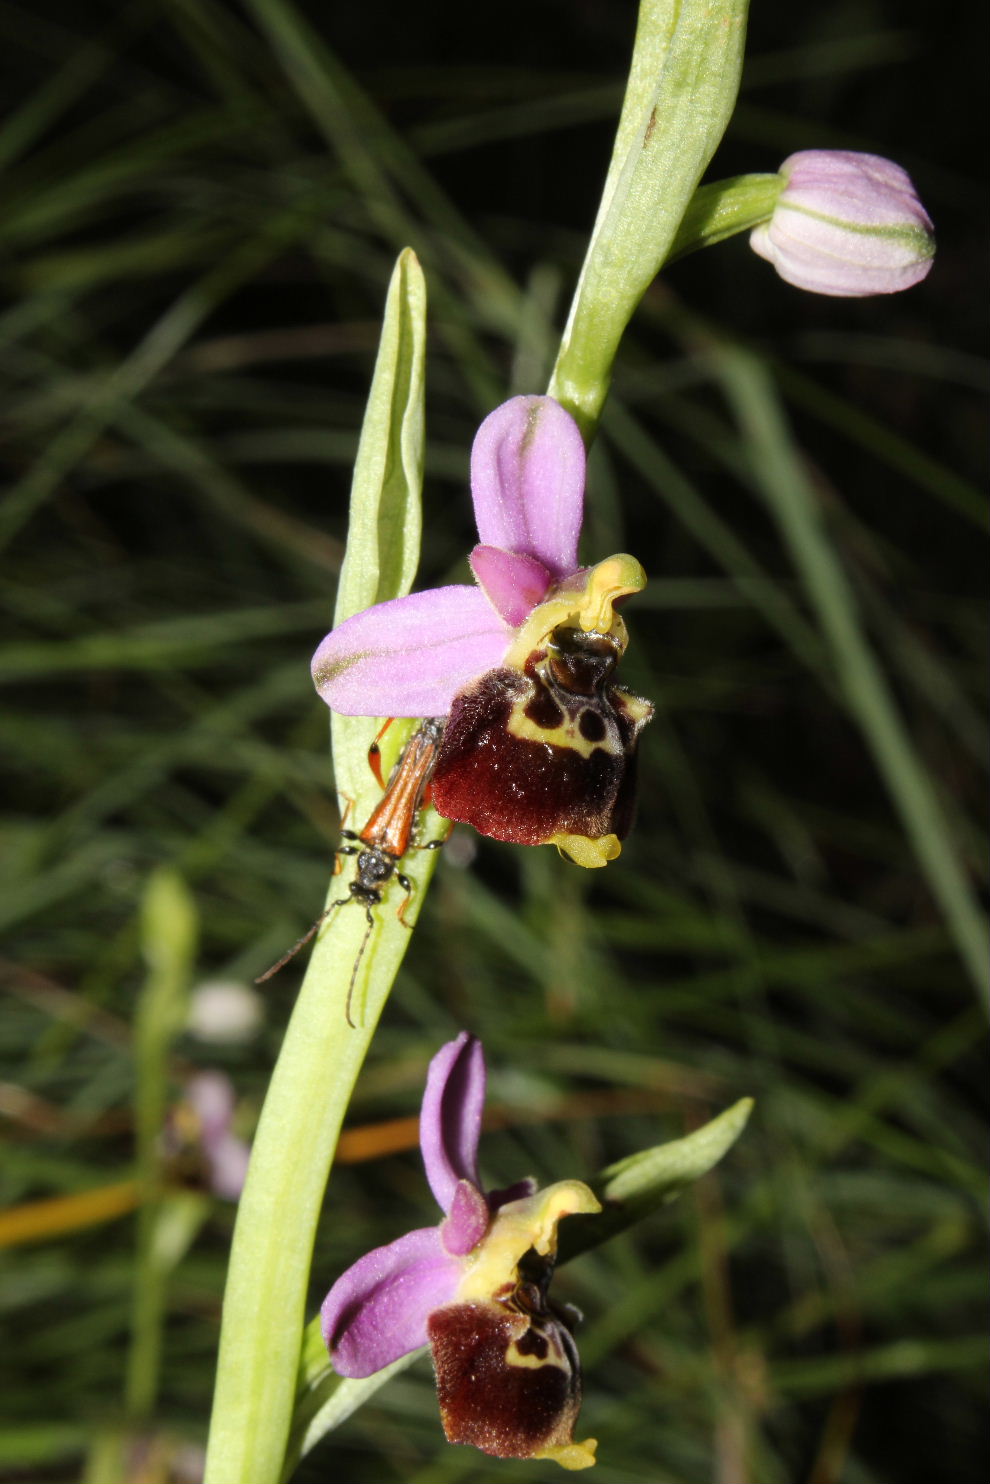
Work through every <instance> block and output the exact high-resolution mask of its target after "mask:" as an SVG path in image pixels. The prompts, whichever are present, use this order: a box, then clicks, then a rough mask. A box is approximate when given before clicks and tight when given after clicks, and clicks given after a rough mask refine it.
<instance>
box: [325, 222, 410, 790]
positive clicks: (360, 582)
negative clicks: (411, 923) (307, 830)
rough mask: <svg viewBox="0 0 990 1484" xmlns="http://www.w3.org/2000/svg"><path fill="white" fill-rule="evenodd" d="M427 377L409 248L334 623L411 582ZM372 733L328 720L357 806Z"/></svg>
mask: <svg viewBox="0 0 990 1484" xmlns="http://www.w3.org/2000/svg"><path fill="white" fill-rule="evenodd" d="M425 377H426V283H425V280H424V278H423V272H422V269H421V268H420V266H419V260H418V259H417V257H416V254H415V253H414V252H413V251H412V249H411V248H406V249H405V251H403V252H402V253H400V254H399V258H398V261H397V263H396V265H395V269H394V271H393V274H392V281H391V283H390V284H389V290H388V298H387V299H386V301H385V317H384V320H383V323H382V335H381V341H380V344H379V348H378V358H377V360H376V362H375V372H374V377H373V379H372V383H371V391H370V392H369V394H368V405H367V408H366V410H365V415H364V422H363V424H362V427H361V439H360V442H359V444H358V452H357V460H356V462H355V465H354V478H353V481H352V484H351V507H350V519H349V522H348V528H347V553H346V555H345V557H344V564H343V567H342V568H341V573H340V583H339V586H338V588H337V603H336V607H335V610H334V623H335V624H339V623H342V622H343V620H344V619H345V618H350V617H351V615H352V614H354V613H360V612H362V611H363V610H364V609H365V608H370V607H372V606H373V604H375V603H383V602H385V601H386V600H387V599H388V598H398V597H402V596H403V595H404V594H405V593H408V591H409V589H410V588H411V587H412V585H413V580H414V578H415V576H416V568H417V566H418V564H419V545H420V536H421V532H422V489H423V402H424V393H425ZM369 730H371V729H370V728H369V724H368V721H367V719H366V718H362V717H353V716H337V715H334V717H333V719H332V731H333V757H334V772H335V776H336V780H337V790H338V793H341V794H343V795H344V796H345V797H346V798H347V799H348V800H349V801H350V802H351V804H352V805H353V806H356V807H358V808H362V807H363V805H364V802H365V800H367V799H368V798H370V795H371V789H372V785H373V782H374V780H373V777H372V774H371V772H370V770H369V768H368V762H367V754H368V743H369ZM406 730H408V729H406Z"/></svg>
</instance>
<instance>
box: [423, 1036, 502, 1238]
mask: <svg viewBox="0 0 990 1484" xmlns="http://www.w3.org/2000/svg"><path fill="white" fill-rule="evenodd" d="M486 1081H487V1075H486V1072H485V1053H484V1051H483V1050H482V1046H481V1042H480V1041H479V1040H478V1038H477V1037H476V1036H471V1035H469V1034H468V1032H467V1031H461V1034H460V1035H459V1036H458V1037H457V1039H456V1040H455V1041H448V1042H447V1044H446V1046H441V1048H440V1050H439V1051H438V1052H437V1054H436V1056H435V1057H434V1058H433V1060H432V1061H431V1062H430V1070H429V1073H428V1075H427V1078H426V1091H425V1092H424V1094H423V1106H422V1109H421V1111H420V1115H419V1143H420V1148H421V1149H422V1151H423V1164H424V1165H425V1167H426V1178H427V1180H428V1181H429V1182H430V1189H431V1190H432V1191H433V1194H434V1195H435V1196H436V1198H437V1203H438V1204H439V1206H440V1207H441V1208H442V1210H444V1211H449V1210H450V1209H451V1206H452V1204H453V1201H454V1195H455V1193H456V1191H457V1185H458V1181H460V1180H468V1181H470V1183H471V1184H472V1185H474V1186H476V1187H478V1188H479V1189H480V1185H481V1182H480V1181H479V1179H478V1140H479V1138H480V1137H481V1115H482V1112H483V1110H484V1106H485V1083H486Z"/></svg>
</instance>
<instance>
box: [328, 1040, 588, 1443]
mask: <svg viewBox="0 0 990 1484" xmlns="http://www.w3.org/2000/svg"><path fill="white" fill-rule="evenodd" d="M485 1082H486V1073H485V1060H484V1053H483V1051H482V1048H481V1043H480V1041H478V1040H477V1039H476V1038H475V1037H474V1036H470V1035H468V1034H467V1032H462V1033H461V1034H460V1035H459V1036H458V1037H457V1038H456V1040H454V1041H450V1042H448V1043H447V1045H446V1046H443V1047H441V1049H440V1051H438V1052H437V1054H436V1056H435V1057H434V1058H433V1061H432V1062H431V1063H430V1070H429V1074H428V1076H427V1081H426V1091H425V1094H424V1096H423V1106H422V1111H421V1115H420V1145H421V1148H422V1152H423V1163H424V1166H425V1169H426V1176H427V1180H428V1181H429V1184H430V1188H431V1190H432V1191H433V1194H434V1196H435V1197H436V1199H437V1202H438V1204H439V1205H440V1207H441V1209H442V1210H443V1213H444V1215H443V1219H442V1220H441V1221H440V1223H439V1224H438V1225H437V1226H434V1227H425V1228H420V1229H418V1230H416V1231H411V1232H407V1233H406V1235H405V1236H403V1237H399V1238H398V1240H397V1241H395V1242H391V1243H389V1245H388V1246H385V1247H378V1248H376V1249H375V1250H374V1251H373V1252H369V1253H367V1254H366V1255H365V1256H364V1257H362V1258H360V1259H359V1260H358V1261H357V1262H356V1263H354V1265H353V1266H352V1267H350V1268H349V1269H348V1270H347V1272H346V1273H344V1274H343V1275H342V1276H341V1277H340V1278H338V1280H337V1282H336V1283H335V1284H334V1285H333V1287H332V1288H331V1290H330V1292H329V1293H328V1295H327V1297H326V1300H325V1301H324V1304H323V1308H322V1311H321V1319H322V1326H323V1335H324V1338H325V1340H326V1343H327V1346H328V1348H329V1350H330V1358H331V1360H332V1362H333V1365H334V1369H335V1370H336V1371H337V1372H338V1373H339V1374H340V1375H342V1376H351V1377H360V1376H370V1375H372V1374H373V1373H374V1372H375V1371H378V1370H381V1369H382V1368H383V1367H384V1366H386V1365H389V1364H390V1363H391V1362H392V1361H394V1360H398V1359H399V1357H400V1356H402V1355H406V1354H408V1353H409V1351H411V1350H416V1349H418V1348H419V1347H420V1346H421V1345H425V1344H427V1343H428V1342H429V1343H430V1344H431V1345H432V1347H433V1355H434V1365H435V1368H436V1373H437V1385H438V1389H439V1393H440V1399H441V1415H442V1418H443V1422H444V1427H445V1429H446V1430H447V1435H448V1437H449V1438H450V1439H451V1441H455V1442H468V1443H472V1444H474V1446H476V1447H479V1448H481V1449H482V1450H483V1451H484V1452H487V1453H492V1454H494V1455H495V1456H497V1457H506V1458H531V1457H546V1458H556V1459H557V1461H558V1462H561V1463H563V1464H564V1465H565V1467H568V1468H579V1467H587V1466H588V1464H589V1463H591V1462H593V1461H594V1444H593V1443H575V1442H574V1440H573V1430H574V1424H575V1421H576V1419H577V1414H578V1409H579V1406H580V1397H581V1382H580V1370H579V1366H578V1359H577V1349H576V1347H575V1345H574V1341H573V1338H572V1336H571V1333H570V1324H569V1320H568V1317H567V1315H566V1314H565V1312H564V1311H563V1310H558V1309H556V1308H555V1307H554V1306H553V1305H552V1304H551V1302H550V1300H549V1297H548V1288H549V1283H550V1277H551V1274H552V1271H553V1264H554V1260H555V1257H556V1250H557V1226H558V1224H559V1222H560V1221H561V1220H562V1219H563V1217H565V1216H567V1215H570V1214H573V1213H575V1212H584V1213H594V1212H596V1211H598V1210H600V1206H599V1203H598V1201H597V1200H596V1199H595V1197H594V1196H593V1195H592V1193H591V1191H590V1190H589V1189H588V1187H587V1186H586V1185H583V1184H582V1183H581V1182H580V1181H577V1180H564V1181H560V1182H558V1183H557V1184H556V1185H551V1186H548V1187H547V1188H546V1189H545V1190H537V1189H536V1187H535V1184H534V1182H533V1181H530V1180H526V1181H522V1182H520V1183H518V1184H517V1185H515V1186H513V1187H511V1188H510V1189H509V1190H506V1191H502V1192H497V1193H490V1194H486V1192H485V1191H484V1189H483V1188H482V1186H481V1185H480V1183H479V1177H478V1169H477V1156H478V1140H479V1136H480V1132H481V1115H482V1111H483V1107H484V1100H485ZM472 1356H473V1357H474V1360H473V1361H472V1360H471V1359H470V1357H472ZM472 1378H473V1379H472ZM513 1417H515V1419H516V1420H515V1422H513Z"/></svg>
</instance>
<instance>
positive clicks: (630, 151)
mask: <svg viewBox="0 0 990 1484" xmlns="http://www.w3.org/2000/svg"><path fill="white" fill-rule="evenodd" d="M747 10H748V0H642V3H641V5H640V11H639V24H638V27H637V31H636V41H635V45H634V47H633V57H632V64H631V67H630V73H629V83H628V86H627V88H626V94H625V98H624V100H623V104H622V113H621V115H620V118H619V126H618V131H617V133H616V138H615V145H614V148H613V151H612V160H611V164H610V165H609V172H608V176H607V179H606V181H605V189H604V192H603V194H602V203H601V207H600V208H599V212H598V219H597V221H596V222H595V226H594V230H593V232H592V235H591V241H590V243H589V245H588V251H587V254H586V256H585V260H584V266H583V268H582V270H581V277H580V279H579V280H578V284H577V288H576V289H575V292H574V299H573V302H572V305H571V313H570V318H569V319H568V322H567V326H566V328H565V330H564V335H563V340H562V342H561V347H560V354H559V355H558V357H557V362H556V365H555V366H554V369H553V374H552V376H551V379H550V385H549V387H548V391H549V393H550V395H551V396H552V397H556V399H557V401H558V402H560V403H561V404H562V405H563V406H564V407H566V408H567V410H568V412H570V413H571V414H572V416H573V417H575V418H576V419H577V421H578V424H579V425H580V427H581V431H582V433H583V434H584V436H585V441H586V442H590V441H591V439H592V438H593V436H594V432H595V428H596V427H597V424H598V419H599V417H600V416H601V411H602V407H603V406H604V403H605V398H606V396H607V394H608V388H609V383H610V381H611V377H612V364H613V362H614V360H615V356H616V352H617V350H618V347H619V341H620V340H621V338H622V334H623V331H624V330H625V328H626V325H627V324H628V323H629V320H630V318H631V316H632V314H633V311H634V310H635V308H636V306H637V304H638V303H639V301H640V299H641V298H642V297H643V294H644V293H645V292H646V290H647V288H648V287H649V285H650V283H651V282H652V280H653V279H654V277H655V276H656V274H657V273H658V272H659V270H660V268H661V266H662V265H663V263H664V262H665V261H666V259H667V257H668V256H669V254H670V251H671V248H672V246H673V245H674V243H675V240H676V238H677V233H678V229H679V227H680V225H681V221H682V219H683V217H684V215H685V212H687V210H688V206H689V204H690V202H691V199H692V197H693V196H694V193H695V190H696V188H697V185H698V182H699V180H700V179H701V176H702V174H703V173H704V171H705V169H706V168H707V166H708V162H709V161H710V159H711V157H712V155H713V154H714V152H715V150H716V148H717V146H718V143H719V141H720V139H721V138H722V135H723V133H724V132H725V129H726V126H727V124H728V122H729V119H730V117H731V115H732V110H733V107H734V105H735V101H736V93H737V91H738V87H739V76H740V72H741V70H742V56H743V45H744V42H745V36H746V15H747Z"/></svg>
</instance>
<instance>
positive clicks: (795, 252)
mask: <svg viewBox="0 0 990 1484" xmlns="http://www.w3.org/2000/svg"><path fill="white" fill-rule="evenodd" d="M780 174H781V175H782V176H783V178H784V182H785V184H784V189H783V190H782V191H781V193H780V196H779V197H778V199H777V204H776V206H775V207H774V211H773V215H772V216H771V217H770V219H769V221H766V222H763V223H762V224H761V225H760V226H758V227H756V228H755V229H754V231H753V232H752V233H751V234H750V239H749V241H750V246H751V247H752V248H753V250H754V251H755V252H757V253H759V255H760V257H761V258H766V259H767V261H768V262H770V263H772V264H773V265H774V267H775V268H776V270H777V272H778V273H779V274H780V276H781V278H783V279H785V280H786V281H787V282H788V283H792V284H794V285H795V286H796V287H797V288H799V289H808V290H809V291H810V292H811V293H813V294H832V295H836V296H841V297H848V298H863V297H865V296H866V295H868V294H895V293H897V292H898V291H899V290H900V289H909V288H911V286H912V284H916V283H920V282H921V280H922V279H923V278H924V277H925V276H926V274H927V273H928V271H929V269H930V268H931V265H932V257H933V256H934V253H935V239H934V236H933V232H932V224H931V221H930V220H929V217H928V213H927V212H926V211H925V208H924V207H923V206H922V204H921V202H920V201H919V200H918V196H917V194H916V192H915V189H914V186H913V185H912V184H911V178H910V176H909V175H908V173H907V171H906V170H902V169H901V167H900V165H895V164H894V162H893V161H892V160H885V159H883V158H882V156H880V155H864V154H857V153H855V152H854V151H852V150H843V149H806V150H801V151H799V153H797V154H794V155H791V156H790V157H789V158H788V159H786V160H785V161H784V163H783V165H781V167H780Z"/></svg>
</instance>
